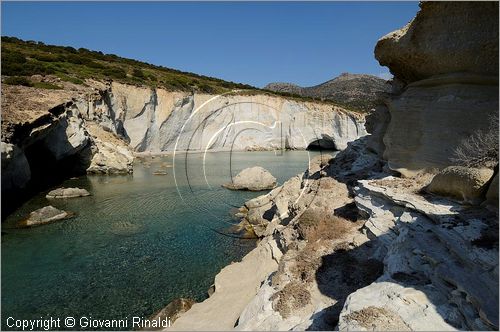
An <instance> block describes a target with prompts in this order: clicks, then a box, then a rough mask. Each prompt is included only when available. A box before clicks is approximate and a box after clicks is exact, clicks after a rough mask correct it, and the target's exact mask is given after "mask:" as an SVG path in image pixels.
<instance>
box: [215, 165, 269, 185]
mask: <svg viewBox="0 0 500 332" xmlns="http://www.w3.org/2000/svg"><path fill="white" fill-rule="evenodd" d="M222 186H223V187H225V188H228V189H232V190H250V191H261V190H268V189H273V188H275V187H276V178H275V177H274V176H273V175H272V174H271V173H269V172H268V171H267V170H265V169H264V168H262V167H260V166H255V167H250V168H245V169H244V170H242V171H241V172H240V173H238V175H236V176H235V177H234V178H233V179H232V182H231V183H226V184H223V185H222Z"/></svg>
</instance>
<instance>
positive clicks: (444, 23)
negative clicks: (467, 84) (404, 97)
mask: <svg viewBox="0 0 500 332" xmlns="http://www.w3.org/2000/svg"><path fill="white" fill-rule="evenodd" d="M420 8H421V9H420V11H419V12H418V14H417V16H416V17H415V18H414V19H413V20H412V21H411V22H410V23H408V25H406V26H405V27H403V28H402V29H400V30H396V31H394V32H391V33H389V34H387V35H386V36H384V37H382V38H381V39H380V40H379V41H378V43H377V46H376V47H375V58H376V59H377V60H378V61H379V62H380V64H381V65H382V66H387V67H389V69H390V70H391V73H393V74H394V76H395V77H397V78H398V79H400V80H402V81H404V82H406V83H409V82H414V81H418V80H422V79H425V78H428V77H431V76H434V75H439V74H445V73H458V72H468V73H477V74H485V75H494V76H498V7H497V6H496V4H495V3H481V4H477V3H473V2H463V3H452V2H422V3H421V4H420ZM478 54H480V56H478Z"/></svg>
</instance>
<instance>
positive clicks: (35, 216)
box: [20, 205, 73, 227]
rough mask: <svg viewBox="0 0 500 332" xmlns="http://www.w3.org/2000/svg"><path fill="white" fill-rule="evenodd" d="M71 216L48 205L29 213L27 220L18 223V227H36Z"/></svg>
mask: <svg viewBox="0 0 500 332" xmlns="http://www.w3.org/2000/svg"><path fill="white" fill-rule="evenodd" d="M72 216H73V214H72V213H69V212H66V211H63V210H59V209H56V208H55V207H53V206H52V205H49V206H45V207H43V208H41V209H38V210H35V211H33V212H31V213H30V215H29V217H28V218H27V219H25V220H23V221H21V222H20V225H21V226H23V227H31V226H38V225H43V224H47V223H50V222H54V221H58V220H62V219H66V218H70V217H72Z"/></svg>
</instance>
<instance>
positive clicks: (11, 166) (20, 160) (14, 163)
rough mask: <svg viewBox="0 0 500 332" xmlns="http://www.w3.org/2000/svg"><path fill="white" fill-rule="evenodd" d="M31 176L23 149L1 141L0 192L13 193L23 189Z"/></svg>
mask: <svg viewBox="0 0 500 332" xmlns="http://www.w3.org/2000/svg"><path fill="white" fill-rule="evenodd" d="M30 178H31V170H30V167H29V164H28V160H27V159H26V156H25V155H24V153H23V151H22V150H21V149H19V148H18V147H17V146H15V145H13V144H8V143H4V142H2V192H5V193H6V194H7V193H9V194H13V191H15V190H19V189H23V188H25V187H26V185H27V184H28V182H29V180H30Z"/></svg>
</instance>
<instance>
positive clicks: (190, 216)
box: [2, 151, 320, 328]
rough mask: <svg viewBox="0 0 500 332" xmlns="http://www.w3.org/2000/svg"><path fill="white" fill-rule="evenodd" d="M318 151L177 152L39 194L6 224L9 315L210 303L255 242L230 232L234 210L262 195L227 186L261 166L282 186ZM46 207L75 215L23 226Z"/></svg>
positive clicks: (115, 314)
mask: <svg viewBox="0 0 500 332" xmlns="http://www.w3.org/2000/svg"><path fill="white" fill-rule="evenodd" d="M319 153H320V152H319V151H285V152H282V153H281V152H272V151H267V152H233V153H228V152H210V153H207V154H206V156H205V160H204V155H203V154H202V153H194V154H187V155H186V154H180V155H177V156H176V159H175V163H173V160H172V156H168V155H165V156H155V157H139V158H137V159H136V162H135V164H134V173H133V175H132V174H131V175H128V176H98V175H94V176H92V175H88V176H82V177H78V178H72V179H69V180H67V181H65V182H64V183H63V184H62V186H64V187H79V188H85V189H87V190H88V191H89V192H90V193H91V196H89V197H81V198H75V199H64V200H56V201H54V200H48V199H46V198H45V194H46V192H42V193H40V194H38V195H36V196H35V197H34V198H32V199H31V200H29V201H28V202H26V203H25V204H24V205H23V206H21V207H20V208H19V209H17V210H16V211H15V212H14V213H12V214H11V215H10V216H9V217H8V218H7V220H6V221H5V222H4V224H3V229H2V230H3V232H2V246H3V247H2V249H3V250H2V262H3V269H2V291H3V294H4V296H3V297H2V308H3V311H2V314H3V315H4V316H5V317H8V316H12V317H14V318H15V319H39V318H40V317H41V316H43V317H45V316H47V315H48V316H52V317H65V316H69V315H71V316H74V317H79V316H92V317H93V318H95V319H124V318H125V317H128V318H130V319H131V317H132V316H144V317H148V316H150V315H151V314H153V313H154V312H156V311H158V310H160V309H161V308H163V307H164V306H165V305H167V304H168V303H169V302H170V301H172V300H173V299H175V298H179V297H184V298H191V299H194V300H196V301H202V300H204V299H205V298H206V297H207V290H208V288H209V287H210V286H211V285H212V283H213V278H214V276H215V275H216V274H217V273H218V272H219V270H220V269H221V268H223V267H224V266H226V265H227V264H230V263H231V262H232V261H238V260H240V259H241V258H242V257H243V256H244V255H246V254H247V253H248V252H249V251H250V250H252V249H253V248H254V247H255V244H256V241H255V240H253V239H241V238H239V237H238V236H237V235H235V234H233V233H231V232H230V230H229V229H230V227H231V226H232V225H233V224H235V223H237V222H238V220H236V219H234V217H233V216H232V214H233V211H232V210H234V208H235V207H239V206H241V205H242V204H243V203H244V202H245V201H247V200H249V199H252V198H254V197H257V196H259V195H261V194H262V193H263V192H248V191H231V190H228V189H225V188H222V187H221V184H223V183H226V182H228V181H230V179H231V176H230V174H232V175H233V176H234V175H236V174H237V173H238V172H239V171H241V170H242V169H244V168H247V167H251V166H256V165H259V166H262V167H265V168H266V169H267V170H269V171H270V172H271V173H272V174H273V175H274V176H275V177H276V178H277V180H278V184H282V183H283V182H284V181H286V180H287V179H289V178H290V177H292V176H294V175H296V174H298V173H300V172H302V171H304V170H305V169H307V166H308V162H309V158H313V157H314V156H315V155H317V154H319ZM203 165H204V166H205V172H204V171H203ZM172 166H175V178H174V167H172ZM154 173H156V175H155V174H154ZM165 173H166V174H165ZM176 184H177V186H176ZM46 205H53V206H55V207H57V208H59V209H63V210H65V211H70V212H74V213H75V214H76V215H75V217H73V218H71V219H67V220H64V221H61V222H57V223H52V224H48V225H43V226H39V227H33V228H18V227H17V223H18V222H19V221H21V220H22V219H24V218H25V217H26V216H27V215H28V214H29V213H30V212H31V211H33V210H36V209H38V208H41V207H43V206H46ZM2 324H5V320H4V321H3V323H2ZM2 328H6V326H3V325H2Z"/></svg>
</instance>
